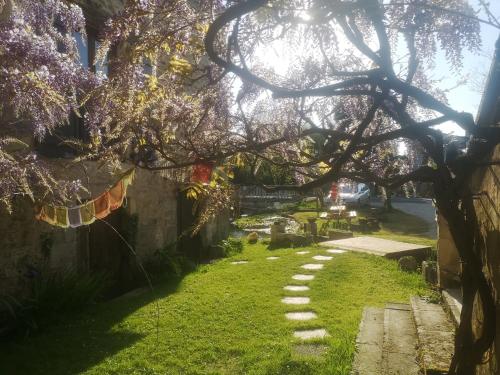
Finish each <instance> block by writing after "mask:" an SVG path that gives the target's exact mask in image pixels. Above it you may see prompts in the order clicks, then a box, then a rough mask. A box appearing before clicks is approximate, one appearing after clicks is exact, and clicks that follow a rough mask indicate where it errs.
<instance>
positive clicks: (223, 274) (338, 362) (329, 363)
mask: <svg viewBox="0 0 500 375" xmlns="http://www.w3.org/2000/svg"><path fill="white" fill-rule="evenodd" d="M308 249H311V254H307V255H297V254H295V251H296V250H297V249H295V250H294V249H281V250H275V251H272V252H271V251H269V250H267V249H266V247H265V245H263V244H261V243H259V244H256V245H245V248H244V250H243V252H242V253H241V254H238V255H235V256H233V257H231V258H228V259H225V260H221V261H218V262H215V263H213V264H210V265H206V266H202V267H200V268H199V269H198V270H197V271H195V272H193V273H191V274H189V275H187V276H186V277H184V279H182V280H179V281H178V282H172V281H168V282H164V283H162V284H160V285H158V286H157V288H156V291H155V294H154V295H152V294H151V293H148V294H145V295H142V296H137V297H129V298H128V299H122V300H116V301H111V302H107V303H103V304H100V305H96V306H94V307H92V308H91V309H90V310H87V311H86V312H84V313H82V314H80V315H79V316H77V317H68V319H67V320H66V321H64V322H62V323H60V324H59V325H58V326H54V327H52V328H50V329H47V330H46V331H44V332H42V333H41V334H39V335H37V336H35V337H33V338H30V339H27V340H19V341H15V342H13V343H9V344H3V345H2V346H0V374H32V375H34V374H51V375H57V374H65V375H66V374H99V375H101V374H120V375H125V374H273V375H274V374H283V375H284V374H287V375H290V374H297V375H299V374H300V375H306V374H346V375H347V374H349V370H350V366H351V361H352V356H353V350H354V341H355V336H356V334H357V330H358V325H359V320H360V317H361V312H362V310H363V307H364V306H383V305H384V303H386V302H388V301H399V302H408V298H409V297H410V296H411V295H413V294H427V293H429V291H428V290H427V288H426V285H425V284H424V282H423V281H422V279H421V277H420V275H418V274H408V273H403V272H401V271H399V270H398V267H397V263H396V262H395V261H390V260H387V259H384V258H380V257H375V256H370V255H366V254H359V253H345V254H338V255H334V259H333V260H331V261H329V262H325V269H323V270H321V271H316V273H315V274H316V275H317V276H316V279H315V280H313V281H311V282H306V284H308V285H310V287H311V291H309V292H308V294H307V295H309V296H310V297H311V304H310V305H309V307H307V309H312V310H314V311H316V312H317V313H318V316H319V318H318V319H317V320H315V321H314V322H313V323H312V322H290V321H286V320H285V318H284V313H285V312H287V311H292V310H300V309H303V308H304V307H289V306H287V305H283V304H282V303H281V302H280V299H281V298H282V297H283V296H284V295H287V294H293V293H290V292H285V291H284V290H283V289H282V288H283V286H285V285H287V284H302V283H301V282H297V281H296V282H293V280H292V279H291V276H292V275H293V274H295V273H297V272H300V266H301V265H302V264H304V263H306V262H310V261H311V256H312V255H314V254H316V253H324V250H322V249H320V248H317V247H312V248H311V247H309V248H308ZM270 254H272V255H276V256H279V257H280V259H278V260H275V261H268V260H266V259H265V258H266V257H267V256H269V255H270ZM239 259H246V260H249V261H250V262H249V263H248V264H240V265H232V264H230V262H231V261H234V260H239ZM294 295H300V293H295V294H294ZM157 307H158V308H159V312H160V316H159V319H157V315H156V312H157ZM304 327H311V328H313V327H324V328H326V329H327V330H328V332H329V333H330V335H331V336H330V337H329V338H328V339H327V340H326V344H327V345H328V347H329V350H328V352H327V353H326V354H325V355H324V358H323V359H322V360H312V359H309V360H307V359H301V358H297V357H295V356H294V355H293V354H292V347H293V344H294V342H295V341H294V339H293V331H294V329H296V328H304ZM157 330H158V331H157Z"/></svg>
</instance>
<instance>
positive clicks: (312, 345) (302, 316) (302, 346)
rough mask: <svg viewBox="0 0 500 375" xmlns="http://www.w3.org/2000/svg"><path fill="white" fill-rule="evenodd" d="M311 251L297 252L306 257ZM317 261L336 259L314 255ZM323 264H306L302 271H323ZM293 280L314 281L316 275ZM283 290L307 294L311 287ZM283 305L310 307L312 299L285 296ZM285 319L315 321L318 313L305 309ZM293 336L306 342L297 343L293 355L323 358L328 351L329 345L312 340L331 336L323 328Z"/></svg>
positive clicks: (305, 275) (298, 277)
mask: <svg viewBox="0 0 500 375" xmlns="http://www.w3.org/2000/svg"><path fill="white" fill-rule="evenodd" d="M326 252H328V253H330V254H342V253H345V251H344V250H338V249H328V250H326ZM309 253H310V251H297V252H296V254H298V255H306V254H309ZM311 258H312V259H313V260H315V261H330V260H332V259H333V258H334V257H333V256H329V255H314V256H312V257H311ZM323 267H324V264H323V263H306V264H303V265H302V266H301V268H302V269H304V270H308V271H319V270H321V269H323ZM292 279H293V280H296V281H302V282H307V281H311V280H314V275H312V274H295V275H293V276H292ZM283 290H285V291H287V292H294V293H299V292H305V293H307V292H308V291H309V290H310V287H309V286H307V285H286V286H284V287H283ZM281 302H282V303H284V304H287V305H304V306H305V305H309V304H310V303H311V299H310V298H309V297H307V296H303V295H301V296H285V297H283V299H282V300H281ZM285 318H286V319H288V320H292V321H313V322H314V320H315V319H317V318H318V315H317V314H316V312H314V311H312V310H310V309H304V310H301V311H293V312H287V313H285ZM293 336H294V337H295V338H296V339H299V340H302V341H304V342H303V343H297V344H296V345H295V346H294V348H293V352H292V354H295V355H298V356H301V357H304V356H310V357H321V356H322V355H324V354H325V353H326V352H327V351H328V346H327V345H322V344H318V343H317V342H315V341H313V342H310V341H311V340H321V339H324V338H326V337H328V336H329V334H328V332H327V330H326V329H325V328H321V327H315V328H311V329H297V330H295V332H294V333H293Z"/></svg>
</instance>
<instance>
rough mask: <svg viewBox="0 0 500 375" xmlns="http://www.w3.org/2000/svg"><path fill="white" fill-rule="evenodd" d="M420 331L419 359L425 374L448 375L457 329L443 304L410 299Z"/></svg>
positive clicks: (418, 338) (418, 339)
mask: <svg viewBox="0 0 500 375" xmlns="http://www.w3.org/2000/svg"><path fill="white" fill-rule="evenodd" d="M410 303H411V309H412V313H413V319H414V321H415V326H416V329H417V341H418V359H419V362H420V366H421V369H422V372H423V373H424V374H446V373H447V372H448V369H449V367H450V363H451V358H452V356H453V352H454V342H455V326H454V325H453V323H452V322H451V320H450V318H449V317H448V315H447V314H446V312H445V311H444V310H443V308H442V306H441V305H439V304H434V303H429V302H427V301H425V300H424V299H422V298H420V297H417V296H413V297H411V299H410Z"/></svg>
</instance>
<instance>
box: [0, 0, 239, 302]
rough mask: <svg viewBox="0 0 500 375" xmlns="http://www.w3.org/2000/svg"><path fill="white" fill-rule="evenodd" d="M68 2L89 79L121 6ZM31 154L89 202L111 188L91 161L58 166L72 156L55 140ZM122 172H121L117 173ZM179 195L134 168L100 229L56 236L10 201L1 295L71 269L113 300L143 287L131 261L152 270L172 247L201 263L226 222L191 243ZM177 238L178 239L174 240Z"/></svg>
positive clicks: (161, 179) (75, 122) (0, 250)
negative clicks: (74, 183)
mask: <svg viewBox="0 0 500 375" xmlns="http://www.w3.org/2000/svg"><path fill="white" fill-rule="evenodd" d="M75 2H76V3H79V4H80V5H81V6H82V9H83V10H84V14H85V16H86V20H87V38H88V39H87V40H86V41H85V42H84V43H81V42H82V41H78V38H81V35H75V37H76V38H77V42H78V46H79V52H80V59H81V63H82V64H83V65H84V66H85V67H87V68H89V69H91V70H93V71H94V72H95V71H96V70H104V71H105V72H106V70H107V67H106V66H94V63H93V61H94V56H95V49H96V46H97V44H98V40H97V38H96V35H97V33H98V29H99V26H100V25H103V24H104V21H105V19H106V18H107V17H109V16H110V15H112V14H113V13H115V12H117V11H119V10H120V9H121V7H122V6H123V0H88V1H87V0H85V1H75ZM80 121H82V120H81V119H78V118H73V119H71V121H70V123H69V124H68V125H65V126H62V127H61V128H60V129H58V132H59V134H58V135H59V136H69V137H75V138H78V137H81V133H82V131H81V129H82V124H81V123H80ZM32 142H33V141H32ZM36 149H37V151H38V153H39V154H40V156H41V157H43V158H45V159H46V160H47V162H49V163H51V165H53V166H55V170H56V171H58V172H56V173H60V174H61V175H63V174H64V177H65V178H70V177H74V178H80V179H82V180H84V181H88V183H87V184H85V185H86V186H88V188H89V192H90V194H89V195H90V196H91V197H96V196H98V195H99V194H101V193H102V192H103V191H105V190H106V189H108V188H109V187H110V186H111V185H113V183H114V182H116V178H117V177H116V176H113V175H112V174H111V173H109V171H106V170H104V169H100V168H98V166H97V164H96V163H93V162H87V163H85V164H84V165H79V166H74V167H71V168H69V167H68V166H67V164H68V163H65V162H66V161H68V160H69V159H70V158H71V157H72V156H74V155H72V150H71V149H69V148H67V147H65V146H61V145H60V138H56V137H53V138H51V137H47V139H45V140H44V142H43V143H41V144H38V145H36ZM59 165H60V167H59ZM129 167H130V166H128V167H127V166H126V165H124V166H123V169H126V168H129ZM182 189H183V186H182V185H181V184H179V183H177V182H174V179H171V178H169V175H168V174H166V173H154V172H149V171H146V170H141V169H137V170H136V178H135V181H134V183H133V184H132V185H131V186H130V187H129V190H128V194H127V198H126V201H125V204H124V206H123V207H121V208H120V209H118V210H116V211H114V212H113V213H111V214H110V215H109V216H108V217H107V218H106V219H105V220H106V222H107V223H105V222H103V221H96V222H95V223H93V224H91V225H89V226H82V227H79V228H68V229H62V228H58V227H54V226H51V225H49V224H46V223H44V222H41V221H38V220H36V219H35V208H34V207H33V204H32V203H31V202H30V201H29V200H28V199H23V198H19V199H17V200H16V202H15V204H16V207H15V210H14V212H13V213H12V214H9V213H8V212H7V211H6V210H5V209H4V208H3V207H1V208H0V254H1V257H0V295H5V294H10V295H16V296H18V297H20V296H23V295H25V294H26V293H28V291H29V288H30V283H31V280H30V279H31V278H32V277H33V276H34V275H37V274H40V273H45V274H46V273H52V272H64V271H66V270H70V269H71V270H76V271H79V272H101V271H103V272H106V273H107V274H108V275H110V276H111V278H112V280H113V281H114V287H113V291H112V294H113V295H117V294H120V293H122V292H125V291H126V290H128V289H130V288H132V287H134V286H135V285H137V282H138V281H141V280H144V276H143V275H141V274H140V272H139V268H138V266H137V264H138V263H137V262H138V261H140V262H141V263H144V264H146V265H147V264H148V263H154V262H155V259H156V258H155V252H156V251H157V250H159V249H162V248H165V247H167V246H175V247H176V249H177V251H178V252H180V253H184V255H186V256H187V257H188V258H190V259H191V260H193V261H194V262H200V261H204V260H206V259H207V258H209V257H210V256H211V254H210V253H208V252H207V251H206V250H207V249H209V248H210V247H211V246H212V245H213V244H216V243H217V242H219V241H220V240H221V239H224V238H226V237H227V236H228V232H229V215H220V216H218V217H217V218H216V219H213V220H212V221H211V222H209V223H208V224H207V225H205V227H204V228H202V230H201V231H200V232H199V233H198V234H197V235H196V236H191V235H190V234H189V229H190V228H191V227H192V225H193V223H194V221H195V215H194V214H193V202H192V201H190V200H189V199H187V198H186V196H185V193H183V192H182ZM108 224H109V225H108ZM186 232H187V234H185V233H186ZM183 233H184V234H185V235H183V236H180V235H181V234H183ZM122 237H123V238H122ZM127 243H128V244H130V245H132V247H133V249H134V251H135V253H136V255H135V254H133V253H132V251H131V249H130V248H129V247H128V245H127Z"/></svg>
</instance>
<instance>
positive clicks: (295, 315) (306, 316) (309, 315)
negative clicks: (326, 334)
mask: <svg viewBox="0 0 500 375" xmlns="http://www.w3.org/2000/svg"><path fill="white" fill-rule="evenodd" d="M285 316H286V318H287V319H289V320H311V319H316V318H317V317H318V315H316V313H314V312H312V311H302V312H300V311H299V312H289V313H286V314H285Z"/></svg>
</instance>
